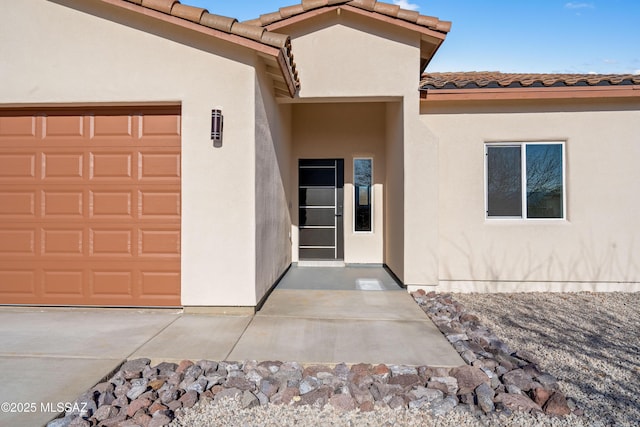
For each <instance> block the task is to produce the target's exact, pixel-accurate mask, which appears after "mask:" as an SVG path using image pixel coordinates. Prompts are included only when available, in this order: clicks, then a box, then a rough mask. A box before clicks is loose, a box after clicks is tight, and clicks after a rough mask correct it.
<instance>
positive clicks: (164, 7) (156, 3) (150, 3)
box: [136, 0, 180, 15]
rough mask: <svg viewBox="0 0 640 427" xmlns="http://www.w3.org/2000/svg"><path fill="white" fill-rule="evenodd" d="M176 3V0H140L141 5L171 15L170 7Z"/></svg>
mask: <svg viewBox="0 0 640 427" xmlns="http://www.w3.org/2000/svg"><path fill="white" fill-rule="evenodd" d="M136 3H137V2H136ZM176 3H180V2H179V1H178V0H142V6H144V7H148V8H149V9H153V10H157V11H158V12H163V13H166V14H169V15H171V9H173V5H175V4H176Z"/></svg>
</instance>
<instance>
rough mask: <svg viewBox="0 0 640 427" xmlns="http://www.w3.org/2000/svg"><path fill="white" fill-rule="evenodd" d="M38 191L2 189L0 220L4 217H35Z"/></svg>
mask: <svg viewBox="0 0 640 427" xmlns="http://www.w3.org/2000/svg"><path fill="white" fill-rule="evenodd" d="M35 215H36V191H35V190H33V191H0V222H1V221H2V218H24V219H26V218H34V217H35Z"/></svg>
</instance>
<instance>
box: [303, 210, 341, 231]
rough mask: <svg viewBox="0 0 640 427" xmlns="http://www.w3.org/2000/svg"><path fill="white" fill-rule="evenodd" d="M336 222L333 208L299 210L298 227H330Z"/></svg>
mask: <svg viewBox="0 0 640 427" xmlns="http://www.w3.org/2000/svg"><path fill="white" fill-rule="evenodd" d="M335 222H336V210H335V208H300V226H301V227H305V226H331V227H333V226H334V225H335Z"/></svg>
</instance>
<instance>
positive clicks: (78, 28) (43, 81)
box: [0, 0, 256, 305]
mask: <svg viewBox="0 0 640 427" xmlns="http://www.w3.org/2000/svg"><path fill="white" fill-rule="evenodd" d="M0 14H1V15H2V16H3V25H2V26H0V40H2V46H3V51H2V61H0V78H1V79H2V87H3V89H2V91H0V105H1V106H22V105H25V106H28V105H50V106H58V105H77V104H78V103H82V104H98V105H104V104H113V105H121V104H125V103H127V104H136V103H140V104H148V103H151V104H153V103H167V102H169V103H174V104H180V105H181V106H182V129H181V132H182V173H183V176H182V184H183V189H182V206H181V208H182V245H181V246H182V247H181V252H182V304H183V305H253V304H254V303H255V300H256V291H255V277H256V273H255V261H254V260H255V235H256V232H255V201H254V192H255V171H254V168H253V167H252V165H253V158H254V140H255V119H254V113H255V108H254V107H253V106H254V99H255V89H254V86H255V71H254V68H253V65H254V63H255V61H256V58H255V54H254V53H253V52H251V51H249V50H246V49H243V48H238V47H237V46H233V45H230V44H228V43H225V42H221V41H217V40H215V39H212V38H210V37H205V36H202V35H198V34H194V33H191V32H188V31H187V30H184V29H180V28H175V27H172V26H171V25H167V24H162V23H159V22H158V21H155V20H152V19H151V18H146V17H144V16H141V15H139V14H134V13H131V12H126V11H120V10H117V9H115V8H113V7H110V6H107V5H104V4H99V3H96V2H88V1H73V0H60V1H46V0H20V1H11V2H2V3H1V4H0ZM216 106H220V107H222V109H223V113H224V117H225V127H224V141H223V146H222V147H221V148H213V147H212V144H211V140H210V137H209V134H210V115H211V109H212V108H215V107H216Z"/></svg>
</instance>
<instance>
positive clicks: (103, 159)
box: [0, 108, 181, 306]
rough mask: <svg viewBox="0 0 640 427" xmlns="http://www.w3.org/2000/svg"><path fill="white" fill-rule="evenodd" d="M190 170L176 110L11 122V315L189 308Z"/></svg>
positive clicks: (7, 147)
mask: <svg viewBox="0 0 640 427" xmlns="http://www.w3.org/2000/svg"><path fill="white" fill-rule="evenodd" d="M141 110H143V109H141ZM180 167H181V165H180V117H179V113H177V112H176V111H175V110H173V111H169V110H167V109H164V108H163V109H161V110H156V109H149V110H146V111H132V110H129V111H122V110H120V111H117V110H113V109H110V110H108V111H107V110H105V112H104V113H103V112H101V111H99V109H98V110H93V111H84V112H82V111H80V110H77V109H76V110H67V111H61V110H60V111H53V110H52V111H48V112H36V111H33V112H31V113H26V114H25V113H22V116H21V115H20V114H18V113H16V112H2V111H0V304H45V305H48V304H53V305H117V306H140V305H151V306H166V305H172V306H175V305H179V303H180V214H181V183H180V175H181V171H180Z"/></svg>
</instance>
